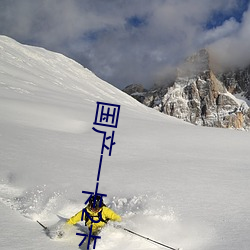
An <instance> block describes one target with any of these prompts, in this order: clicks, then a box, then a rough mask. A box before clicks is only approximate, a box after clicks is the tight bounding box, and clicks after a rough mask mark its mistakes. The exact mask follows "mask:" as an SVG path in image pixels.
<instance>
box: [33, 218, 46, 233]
mask: <svg viewBox="0 0 250 250" xmlns="http://www.w3.org/2000/svg"><path fill="white" fill-rule="evenodd" d="M36 222H37V223H38V224H39V225H40V226H42V227H43V229H44V230H45V231H46V230H48V228H47V227H45V226H44V225H43V224H42V223H41V222H39V221H38V220H37V221H36Z"/></svg>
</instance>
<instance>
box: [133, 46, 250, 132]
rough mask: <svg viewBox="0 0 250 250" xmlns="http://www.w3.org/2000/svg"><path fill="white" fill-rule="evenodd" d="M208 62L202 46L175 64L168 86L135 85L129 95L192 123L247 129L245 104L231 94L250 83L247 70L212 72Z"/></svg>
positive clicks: (249, 118)
mask: <svg viewBox="0 0 250 250" xmlns="http://www.w3.org/2000/svg"><path fill="white" fill-rule="evenodd" d="M210 64H211V60H210V55H209V52H208V50H206V49H202V50H200V51H198V52H197V53H195V54H194V55H192V56H190V57H188V58H187V59H186V60H185V61H184V62H183V63H182V64H181V65H180V66H179V67H178V69H177V76H176V79H175V81H174V82H173V84H172V85H171V86H169V85H168V86H164V85H163V86H161V87H154V88H152V89H150V90H148V91H145V90H143V91H138V88H137V92H134V93H133V92H132V93H130V95H132V96H133V97H135V98H136V99H137V100H138V101H140V102H142V103H143V104H145V105H147V106H149V107H152V108H155V109H157V110H159V111H160V112H163V113H165V114H167V115H171V116H175V117H177V118H180V119H183V120H185V121H187V122H191V123H193V124H196V125H203V126H211V127H223V128H236V129H248V128H249V127H250V109H249V106H248V105H247V103H246V102H245V101H244V100H241V99H238V98H236V97H235V96H234V95H233V94H234V93H236V89H237V93H239V92H242V93H243V92H244V93H247V91H246V90H244V87H247V86H249V84H250V83H249V80H250V77H249V76H250V74H248V73H249V72H248V71H247V72H248V73H247V72H246V71H244V70H243V71H240V73H235V72H227V73H223V74H215V73H214V71H213V70H212V67H211V65H210ZM249 70H250V67H249ZM140 89H141V90H142V87H141V88H140ZM249 93H250V91H249ZM249 96H250V95H249Z"/></svg>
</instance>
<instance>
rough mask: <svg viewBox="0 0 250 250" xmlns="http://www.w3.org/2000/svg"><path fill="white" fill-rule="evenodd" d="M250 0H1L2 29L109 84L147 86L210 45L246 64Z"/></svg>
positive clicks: (249, 46) (249, 44)
mask: <svg viewBox="0 0 250 250" xmlns="http://www.w3.org/2000/svg"><path fill="white" fill-rule="evenodd" d="M249 1H250V0H0V34H4V35H7V36H10V37H12V38H14V39H16V40H17V41H19V42H22V43H25V44H30V45H37V46H41V47H44V48H47V49H49V50H53V51H57V52H61V53H63V54H65V55H67V56H69V57H71V58H73V59H75V60H76V61H78V62H80V63H81V64H83V66H85V67H87V68H89V69H90V70H91V71H93V72H94V73H95V74H96V75H98V76H99V77H101V78H102V79H104V80H106V81H108V82H110V83H111V84H113V85H115V86H117V87H119V88H124V87H125V86H126V85H128V84H131V83H142V84H144V85H145V86H146V87H148V86H149V85H151V84H152V83H154V82H156V81H159V80H161V79H164V77H166V74H167V72H168V71H169V70H170V69H171V68H173V67H174V66H176V65H177V64H178V63H179V62H180V61H181V60H182V59H183V58H186V57H187V56H189V55H191V54H192V53H194V52H195V51H197V50H198V49H200V48H204V47H209V46H210V47H212V48H213V52H214V53H215V54H216V55H217V56H218V60H221V61H223V62H224V63H236V62H237V63H249V62H250V8H248V5H249Z"/></svg>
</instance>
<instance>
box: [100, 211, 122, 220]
mask: <svg viewBox="0 0 250 250" xmlns="http://www.w3.org/2000/svg"><path fill="white" fill-rule="evenodd" d="M103 209H104V211H103V212H104V215H105V217H106V218H107V219H109V220H112V221H118V222H120V221H122V218H121V216H120V215H118V214H116V213H115V212H114V211H113V210H111V209H110V208H108V207H105V208H103Z"/></svg>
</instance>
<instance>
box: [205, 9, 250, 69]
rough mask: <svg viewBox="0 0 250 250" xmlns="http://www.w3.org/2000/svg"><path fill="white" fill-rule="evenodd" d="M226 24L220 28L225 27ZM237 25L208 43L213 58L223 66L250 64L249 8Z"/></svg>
mask: <svg viewBox="0 0 250 250" xmlns="http://www.w3.org/2000/svg"><path fill="white" fill-rule="evenodd" d="M226 25H227V24H225V25H223V26H222V27H220V29H227V28H226ZM237 25H238V27H237V28H236V29H232V32H230V33H228V34H227V35H225V36H224V37H222V38H221V39H217V40H215V41H214V42H213V43H211V44H210V51H211V52H212V53H213V56H214V57H215V60H216V61H217V63H218V64H222V65H224V66H225V67H245V66H247V65H249V64H250V55H249V51H250V43H249V41H250V9H248V11H246V12H245V13H244V15H243V18H242V22H241V23H238V24H237Z"/></svg>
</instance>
